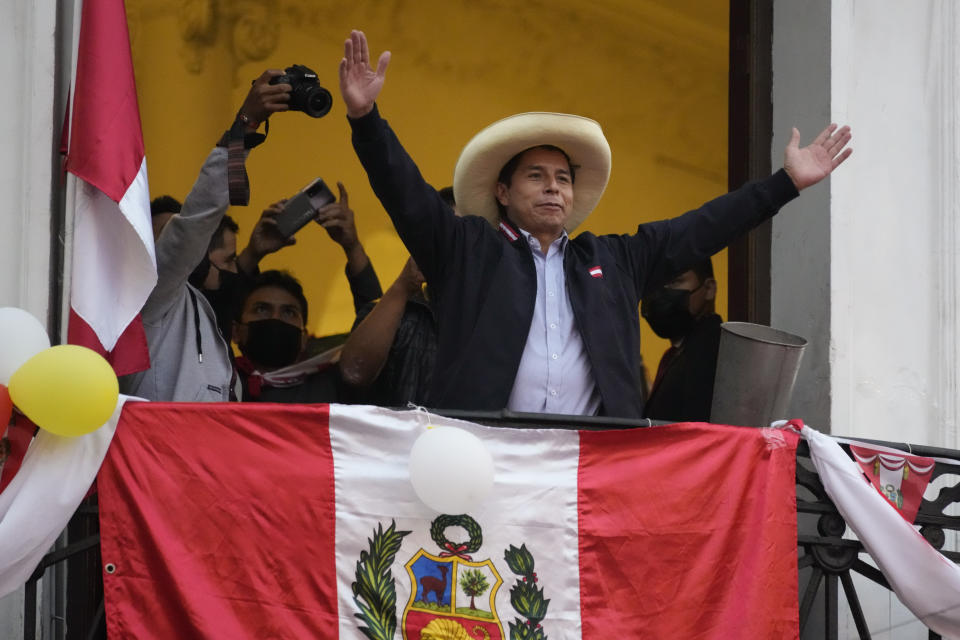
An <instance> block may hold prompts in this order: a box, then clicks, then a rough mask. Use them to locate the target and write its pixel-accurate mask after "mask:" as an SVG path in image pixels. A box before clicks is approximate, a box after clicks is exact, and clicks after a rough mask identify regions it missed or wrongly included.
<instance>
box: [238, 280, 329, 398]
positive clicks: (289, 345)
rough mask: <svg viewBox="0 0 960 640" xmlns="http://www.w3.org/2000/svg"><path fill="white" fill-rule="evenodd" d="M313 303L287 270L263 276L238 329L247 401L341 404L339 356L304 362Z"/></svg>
mask: <svg viewBox="0 0 960 640" xmlns="http://www.w3.org/2000/svg"><path fill="white" fill-rule="evenodd" d="M306 322H307V299H306V297H305V296H304V295H303V287H302V286H301V285H300V283H299V282H298V281H297V279H296V278H294V277H293V276H291V275H290V274H289V273H287V272H285V271H277V270H271V271H264V272H263V273H261V274H260V275H258V276H257V277H256V278H255V279H254V281H253V285H252V286H251V288H250V291H249V293H248V294H247V295H246V297H245V298H244V300H243V304H242V307H241V308H240V313H239V315H238V317H237V318H236V321H235V322H234V324H233V340H234V342H235V343H236V344H237V347H239V349H240V353H241V355H240V356H239V357H237V358H236V359H235V362H236V367H237V372H238V373H239V375H240V382H241V383H242V385H243V399H244V401H250V402H294V403H310V402H336V401H337V399H338V397H339V395H340V393H339V391H340V376H339V374H338V372H337V368H336V366H335V365H336V363H335V361H334V358H333V356H334V353H331V352H325V353H322V354H319V355H317V356H314V357H312V358H308V359H304V360H301V355H302V353H303V349H304V347H305V346H306V344H307V332H306Z"/></svg>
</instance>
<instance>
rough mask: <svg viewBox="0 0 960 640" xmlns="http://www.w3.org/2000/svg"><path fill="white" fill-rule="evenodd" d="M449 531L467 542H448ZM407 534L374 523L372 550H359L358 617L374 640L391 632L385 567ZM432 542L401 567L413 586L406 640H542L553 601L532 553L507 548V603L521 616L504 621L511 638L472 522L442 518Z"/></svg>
mask: <svg viewBox="0 0 960 640" xmlns="http://www.w3.org/2000/svg"><path fill="white" fill-rule="evenodd" d="M454 526H456V527H460V528H462V529H464V530H465V531H466V532H467V535H468V536H469V539H468V540H467V541H465V542H454V541H451V540H449V539H447V537H446V530H447V528H448V527H454ZM409 533H410V532H409V531H397V530H396V526H395V524H391V525H390V527H389V528H388V529H387V530H386V531H385V530H384V529H383V525H382V524H381V525H379V526H378V528H377V530H376V531H374V536H373V538H372V539H370V540H369V543H370V547H369V551H363V552H361V554H360V561H359V562H357V574H356V576H357V581H356V582H354V583H353V593H354V602H355V603H356V605H357V607H358V608H359V610H360V613H358V614H356V617H357V618H359V619H360V620H362V621H363V622H365V623H366V625H367V626H365V627H364V626H361V627H360V631H362V632H363V633H364V635H366V636H367V637H368V638H370V639H371V640H387V639H388V638H393V637H394V634H395V633H396V626H397V617H396V610H397V607H396V605H397V601H396V590H395V581H394V578H393V575H392V572H391V570H390V569H391V566H392V564H393V562H394V559H395V557H396V554H397V553H398V552H399V550H400V543H401V541H402V538H403V537H404V536H406V535H407V534H409ZM430 537H431V539H432V540H433V541H434V542H435V543H436V544H437V546H438V547H439V549H440V550H439V552H437V553H434V552H431V551H427V550H426V549H422V548H421V549H419V550H418V551H417V552H416V553H414V554H413V556H412V557H411V558H410V559H409V560H408V561H407V562H406V563H405V564H404V565H403V566H404V568H405V569H406V573H407V578H408V579H409V582H410V597H409V599H408V601H407V603H406V606H405V607H404V609H403V613H402V615H401V622H400V630H401V634H402V637H403V639H404V640H507V638H509V639H510V640H546V638H547V636H546V634H545V632H544V629H543V627H542V625H541V624H540V623H541V621H542V620H543V619H544V618H545V617H546V613H547V607H548V605H549V603H550V601H549V600H547V599H545V598H544V597H543V588H542V587H540V586H539V585H538V584H537V574H536V573H535V572H534V563H533V556H532V555H531V554H530V552H529V551H528V550H527V548H526V546H525V545H521V546H520V547H519V548H517V547H515V546H513V545H510V547H509V548H508V549H506V550H505V551H504V560H505V561H506V564H507V567H508V568H509V569H510V571H512V572H513V573H514V574H516V576H517V580H516V582H515V584H514V585H513V586H512V587H511V589H510V604H511V606H512V607H513V608H514V610H515V611H516V613H517V614H519V616H521V617H515V618H514V620H513V621H511V622H509V623H508V629H509V636H508V635H506V633H505V631H504V625H503V623H502V622H501V620H500V617H499V615H498V613H497V607H496V598H497V593H498V591H499V590H500V587H501V586H502V585H503V578H501V575H500V572H499V571H498V570H497V567H496V566H495V565H494V563H493V560H491V559H489V558H486V559H480V558H474V557H473V556H474V555H475V554H476V553H477V552H478V551H479V550H480V546H481V545H482V543H483V533H482V531H481V528H480V525H479V524H478V523H477V521H476V520H474V519H473V518H471V517H470V516H468V515H457V516H451V515H442V516H439V517H438V518H436V519H435V520H434V521H433V522H432V524H431V526H430Z"/></svg>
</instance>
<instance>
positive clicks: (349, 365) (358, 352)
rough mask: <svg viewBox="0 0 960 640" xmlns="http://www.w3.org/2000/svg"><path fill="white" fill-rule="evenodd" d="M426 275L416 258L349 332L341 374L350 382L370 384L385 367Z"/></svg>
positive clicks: (341, 361)
mask: <svg viewBox="0 0 960 640" xmlns="http://www.w3.org/2000/svg"><path fill="white" fill-rule="evenodd" d="M422 284H423V275H422V274H421V273H420V270H419V269H417V263H415V262H414V261H413V258H410V259H409V260H407V264H406V265H405V266H404V267H403V271H402V272H401V273H400V276H399V277H398V278H397V279H396V281H394V283H393V284H392V285H390V288H389V289H387V292H386V293H385V294H384V295H383V298H381V299H380V301H379V302H377V304H376V305H375V306H374V307H373V309H371V310H370V312H369V313H368V314H367V315H366V317H364V318H363V319H362V320H361V321H360V323H359V324H358V325H357V326H356V327H355V328H354V330H353V331H352V332H351V333H350V337H349V338H347V342H346V343H345V344H344V345H343V351H342V352H341V353H340V373H341V375H342V376H343V379H344V381H346V383H347V384H349V385H352V386H355V387H368V386H370V385H371V384H373V383H374V382H375V381H376V379H377V377H379V375H380V372H381V371H382V370H383V367H384V365H385V364H386V362H387V357H388V356H389V355H390V348H391V347H392V346H393V342H394V340H395V338H396V335H397V329H398V328H399V326H400V320H401V319H402V318H403V313H404V311H405V310H406V308H407V301H408V300H409V299H410V297H411V296H413V295H414V294H416V293H418V292H419V291H420V287H421V285H422Z"/></svg>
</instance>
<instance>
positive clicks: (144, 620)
mask: <svg viewBox="0 0 960 640" xmlns="http://www.w3.org/2000/svg"><path fill="white" fill-rule="evenodd" d="M281 409H282V410H281ZM328 422H329V408H328V407H327V406H326V405H312V406H307V405H301V406H287V407H278V406H277V405H270V404H262V405H259V404H258V405H249V404H246V405H239V404H227V403H225V404H217V403H208V404H188V403H149V404H147V403H143V404H138V403H128V404H127V406H126V407H125V409H124V412H123V415H122V418H121V421H120V424H119V426H118V428H117V433H116V435H115V436H114V440H113V443H112V445H111V448H110V451H109V453H108V455H107V459H106V460H105V461H104V464H103V467H102V469H101V471H100V475H99V477H98V487H99V491H100V504H101V506H100V510H101V511H100V514H101V547H102V555H103V563H104V565H107V564H112V565H114V566H115V567H116V571H115V572H114V573H105V574H104V590H105V594H106V606H107V624H108V631H109V635H110V637H111V638H139V639H140V640H145V639H146V640H149V639H151V638H156V639H158V640H159V639H168V638H200V637H202V638H224V639H227V638H229V639H231V640H234V639H236V638H330V637H336V631H335V630H336V629H337V624H338V620H337V586H336V568H335V559H334V525H335V517H334V483H333V456H332V454H331V451H330V433H329V425H328ZM185 452H204V453H203V454H202V455H190V454H187V453H185Z"/></svg>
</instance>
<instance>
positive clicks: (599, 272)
mask: <svg viewBox="0 0 960 640" xmlns="http://www.w3.org/2000/svg"><path fill="white" fill-rule="evenodd" d="M590 275H591V276H593V277H594V278H602V277H603V269H601V268H600V265H597V266H595V267H590Z"/></svg>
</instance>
